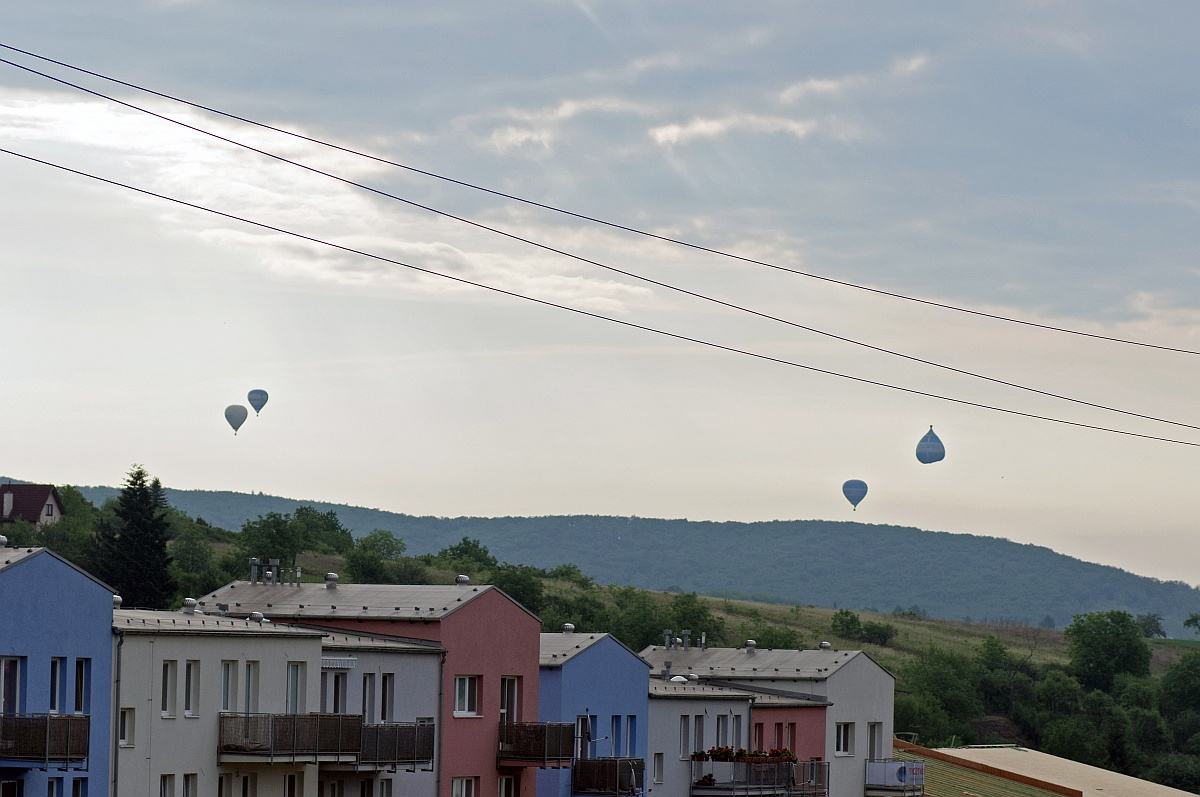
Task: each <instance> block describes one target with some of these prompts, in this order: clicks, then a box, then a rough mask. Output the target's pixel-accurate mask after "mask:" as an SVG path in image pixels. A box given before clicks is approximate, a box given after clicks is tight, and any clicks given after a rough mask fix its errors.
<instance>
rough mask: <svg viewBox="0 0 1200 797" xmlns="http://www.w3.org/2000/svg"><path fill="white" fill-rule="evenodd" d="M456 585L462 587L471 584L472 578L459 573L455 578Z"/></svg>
mask: <svg viewBox="0 0 1200 797" xmlns="http://www.w3.org/2000/svg"><path fill="white" fill-rule="evenodd" d="M454 583H455V584H457V585H459V586H460V587H461V586H463V585H465V584H470V583H471V577H470V576H467V575H463V574H462V573H459V574H458V575H457V576H455V577H454Z"/></svg>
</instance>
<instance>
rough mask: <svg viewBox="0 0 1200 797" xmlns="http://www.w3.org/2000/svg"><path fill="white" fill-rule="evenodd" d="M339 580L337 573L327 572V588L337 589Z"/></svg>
mask: <svg viewBox="0 0 1200 797" xmlns="http://www.w3.org/2000/svg"><path fill="white" fill-rule="evenodd" d="M337 581H338V574H337V573H326V574H325V589H337Z"/></svg>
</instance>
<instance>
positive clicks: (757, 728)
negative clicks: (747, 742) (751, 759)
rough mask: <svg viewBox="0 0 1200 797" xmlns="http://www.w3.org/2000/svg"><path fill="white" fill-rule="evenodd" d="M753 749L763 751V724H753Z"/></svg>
mask: <svg viewBox="0 0 1200 797" xmlns="http://www.w3.org/2000/svg"><path fill="white" fill-rule="evenodd" d="M754 749H755V750H762V749H763V724H762V723H761V722H756V723H754Z"/></svg>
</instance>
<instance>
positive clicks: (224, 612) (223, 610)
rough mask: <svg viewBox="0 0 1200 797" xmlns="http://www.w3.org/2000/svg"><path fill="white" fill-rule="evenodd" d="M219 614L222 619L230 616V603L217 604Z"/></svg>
mask: <svg viewBox="0 0 1200 797" xmlns="http://www.w3.org/2000/svg"><path fill="white" fill-rule="evenodd" d="M217 614H219V615H221V616H222V617H226V616H228V615H229V604H228V603H218V604H217Z"/></svg>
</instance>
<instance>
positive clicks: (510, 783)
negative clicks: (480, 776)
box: [496, 775, 517, 797]
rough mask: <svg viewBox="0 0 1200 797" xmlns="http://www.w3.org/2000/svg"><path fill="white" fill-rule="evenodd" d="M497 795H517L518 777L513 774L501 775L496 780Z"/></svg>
mask: <svg viewBox="0 0 1200 797" xmlns="http://www.w3.org/2000/svg"><path fill="white" fill-rule="evenodd" d="M496 797H517V779H516V778H514V777H513V776H512V775H501V776H500V779H499V780H498V781H497V782H496Z"/></svg>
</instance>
